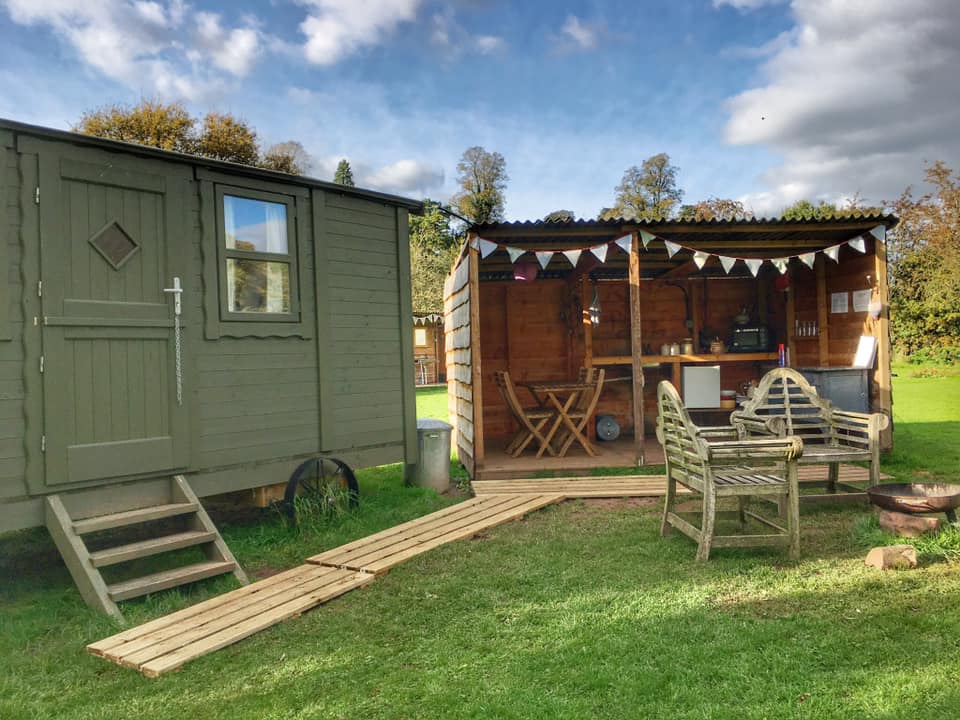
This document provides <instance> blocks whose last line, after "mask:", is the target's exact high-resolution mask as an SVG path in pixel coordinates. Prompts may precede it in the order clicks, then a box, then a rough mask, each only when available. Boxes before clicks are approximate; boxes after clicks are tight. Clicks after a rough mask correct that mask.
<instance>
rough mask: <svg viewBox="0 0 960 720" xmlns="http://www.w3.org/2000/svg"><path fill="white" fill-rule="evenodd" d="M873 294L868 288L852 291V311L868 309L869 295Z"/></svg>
mask: <svg viewBox="0 0 960 720" xmlns="http://www.w3.org/2000/svg"><path fill="white" fill-rule="evenodd" d="M872 294H873V292H872V291H870V290H854V291H853V311H854V312H866V311H867V310H869V309H870V296H871V295H872Z"/></svg>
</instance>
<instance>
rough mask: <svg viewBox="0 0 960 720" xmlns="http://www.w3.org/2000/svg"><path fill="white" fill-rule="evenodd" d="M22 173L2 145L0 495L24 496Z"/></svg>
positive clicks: (0, 186) (0, 210) (0, 214)
mask: <svg viewBox="0 0 960 720" xmlns="http://www.w3.org/2000/svg"><path fill="white" fill-rule="evenodd" d="M19 203H20V171H19V168H18V166H17V154H16V153H15V152H13V149H12V148H5V147H4V146H3V144H2V143H0V243H3V244H4V247H5V251H6V260H7V263H6V270H5V272H6V278H5V279H6V282H7V295H6V305H7V306H6V314H5V315H4V318H3V321H4V327H3V328H2V330H3V335H2V338H3V339H0V498H5V497H16V496H21V495H25V494H26V492H27V488H26V484H25V482H24V445H23V431H24V428H23V401H24V392H23V345H22V333H23V310H22V308H21V305H20V298H21V293H22V290H23V282H22V280H21V278H20V256H21V246H20V206H19Z"/></svg>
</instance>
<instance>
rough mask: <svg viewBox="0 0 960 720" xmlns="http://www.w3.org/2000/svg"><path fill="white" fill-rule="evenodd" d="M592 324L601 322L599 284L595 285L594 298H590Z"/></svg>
mask: <svg viewBox="0 0 960 720" xmlns="http://www.w3.org/2000/svg"><path fill="white" fill-rule="evenodd" d="M590 324H591V325H599V324H600V294H599V293H598V292H597V285H596V283H594V285H593V298H592V299H591V300H590Z"/></svg>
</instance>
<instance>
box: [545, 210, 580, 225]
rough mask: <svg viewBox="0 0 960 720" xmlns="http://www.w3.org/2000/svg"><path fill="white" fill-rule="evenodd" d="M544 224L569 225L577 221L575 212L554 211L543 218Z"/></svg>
mask: <svg viewBox="0 0 960 720" xmlns="http://www.w3.org/2000/svg"><path fill="white" fill-rule="evenodd" d="M543 220H544V222H552V223H568V222H573V221H574V220H576V216H575V215H574V214H573V210H554V211H553V212H552V213H547V214H546V215H545V216H544V217H543Z"/></svg>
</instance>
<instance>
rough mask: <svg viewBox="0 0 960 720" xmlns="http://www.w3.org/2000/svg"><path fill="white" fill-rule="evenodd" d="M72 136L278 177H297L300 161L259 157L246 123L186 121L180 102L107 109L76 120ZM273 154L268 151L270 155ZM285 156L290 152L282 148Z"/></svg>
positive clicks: (218, 117)
mask: <svg viewBox="0 0 960 720" xmlns="http://www.w3.org/2000/svg"><path fill="white" fill-rule="evenodd" d="M73 129H74V131H76V132H80V133H84V134H85V135H95V136H97V137H102V138H107V139H109V140H119V141H122V142H129V143H136V144H138V145H147V146H150V147H156V148H160V149H162V150H173V151H176V152H182V153H187V154H190V155H200V156H202V157H208V158H212V159H214V160H225V161H227V162H235V163H241V164H243V165H254V166H260V167H267V168H269V169H272V170H280V171H281V172H292V173H293V174H302V172H303V169H304V168H303V167H302V164H298V163H297V162H294V160H295V159H297V158H298V157H299V159H300V160H301V161H302V159H303V157H305V156H306V153H305V152H304V153H303V154H302V156H296V155H293V156H286V155H284V154H283V152H282V151H280V152H277V153H271V151H270V150H268V151H267V153H266V154H264V155H263V156H262V157H261V155H260V144H259V138H258V137H257V131H256V130H255V129H254V128H253V127H252V126H251V125H250V124H249V123H247V122H246V121H245V120H242V119H240V118H237V117H235V116H233V115H230V114H229V113H216V112H211V113H207V114H206V115H205V116H204V117H203V118H195V117H193V116H191V115H190V113H189V111H188V110H187V109H186V107H185V106H184V105H183V104H182V103H179V102H171V103H164V102H161V101H159V100H152V99H143V100H141V101H140V102H139V103H137V104H136V105H123V104H116V103H115V104H112V105H104V106H102V107H99V108H96V109H94V110H90V111H88V112H85V113H84V114H83V115H81V117H80V120H79V121H78V122H77V124H76V125H75V126H74V128H73ZM293 145H295V146H297V147H298V148H299V149H300V151H302V150H303V147H302V146H301V145H300V143H292V142H290V143H281V144H280V145H278V146H273V147H274V148H283V147H284V146H293ZM272 149H273V148H271V150H272ZM287 149H288V150H289V147H288V148H287Z"/></svg>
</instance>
